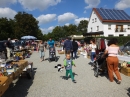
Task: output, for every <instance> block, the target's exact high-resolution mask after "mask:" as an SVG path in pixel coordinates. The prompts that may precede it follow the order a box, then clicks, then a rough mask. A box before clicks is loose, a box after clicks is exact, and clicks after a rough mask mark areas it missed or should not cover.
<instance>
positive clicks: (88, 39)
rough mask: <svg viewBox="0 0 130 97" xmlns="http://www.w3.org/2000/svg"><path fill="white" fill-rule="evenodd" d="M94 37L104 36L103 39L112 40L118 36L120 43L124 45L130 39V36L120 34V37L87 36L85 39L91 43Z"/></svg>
mask: <svg viewBox="0 0 130 97" xmlns="http://www.w3.org/2000/svg"><path fill="white" fill-rule="evenodd" d="M93 38H103V39H107V40H110V39H111V38H117V40H118V45H123V44H125V43H127V42H128V41H130V36H120V37H86V38H85V39H84V41H85V42H86V43H89V42H90V40H91V39H93Z"/></svg>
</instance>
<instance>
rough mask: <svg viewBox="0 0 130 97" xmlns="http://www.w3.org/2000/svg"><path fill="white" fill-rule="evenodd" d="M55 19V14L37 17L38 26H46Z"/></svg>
mask: <svg viewBox="0 0 130 97" xmlns="http://www.w3.org/2000/svg"><path fill="white" fill-rule="evenodd" d="M55 19H56V14H46V15H40V16H39V17H37V20H38V21H39V24H46V23H49V22H51V21H53V20H55Z"/></svg>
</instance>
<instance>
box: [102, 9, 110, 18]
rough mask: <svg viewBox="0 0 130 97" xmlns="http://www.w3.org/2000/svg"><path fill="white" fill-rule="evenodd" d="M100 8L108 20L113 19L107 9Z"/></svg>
mask: <svg viewBox="0 0 130 97" xmlns="http://www.w3.org/2000/svg"><path fill="white" fill-rule="evenodd" d="M100 10H101V11H102V12H103V13H104V14H105V16H106V17H107V19H108V20H112V18H111V16H110V15H109V14H108V13H107V11H106V10H105V9H100Z"/></svg>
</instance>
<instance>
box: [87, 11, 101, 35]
mask: <svg viewBox="0 0 130 97" xmlns="http://www.w3.org/2000/svg"><path fill="white" fill-rule="evenodd" d="M95 18H97V22H95ZM93 19H94V23H92V22H93V21H92V20H93ZM97 26H99V31H103V25H102V23H101V21H100V19H99V18H98V17H97V15H96V14H94V11H92V14H91V17H90V20H89V23H88V33H89V32H91V27H92V32H97Z"/></svg>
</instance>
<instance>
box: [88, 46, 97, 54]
mask: <svg viewBox="0 0 130 97" xmlns="http://www.w3.org/2000/svg"><path fill="white" fill-rule="evenodd" d="M89 47H90V48H91V49H92V50H91V52H96V50H95V49H96V48H97V46H96V44H95V45H93V44H90V45H89Z"/></svg>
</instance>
